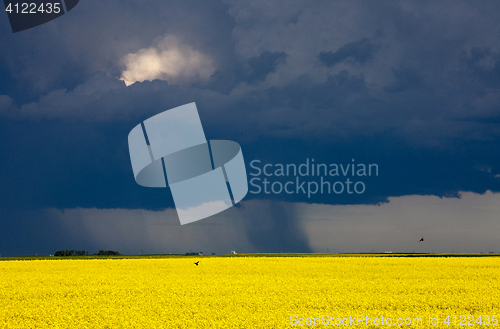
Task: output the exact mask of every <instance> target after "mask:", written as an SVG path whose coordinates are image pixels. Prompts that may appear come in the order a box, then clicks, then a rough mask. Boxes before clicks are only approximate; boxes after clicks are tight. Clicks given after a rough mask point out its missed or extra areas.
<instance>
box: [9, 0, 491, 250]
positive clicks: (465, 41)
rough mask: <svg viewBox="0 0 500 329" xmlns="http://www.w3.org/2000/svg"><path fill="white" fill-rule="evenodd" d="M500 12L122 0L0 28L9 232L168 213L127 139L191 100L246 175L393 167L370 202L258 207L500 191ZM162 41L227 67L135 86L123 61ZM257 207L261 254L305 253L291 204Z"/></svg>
mask: <svg viewBox="0 0 500 329" xmlns="http://www.w3.org/2000/svg"><path fill="white" fill-rule="evenodd" d="M450 8H453V10H450ZM499 14H500V13H499V12H498V6H496V3H490V2H481V3H478V4H474V5H471V4H468V3H467V2H450V3H447V2H404V3H403V2H401V3H370V4H363V5H362V6H359V3H357V2H344V3H341V2H314V3H310V2H296V3H293V4H290V5H286V6H284V5H283V3H279V2H268V1H266V2H251V3H243V2H235V3H233V2H225V3H223V4H221V3H218V2H205V1H186V2H164V1H157V2H153V1H151V2H148V5H144V2H141V1H112V0H110V1H106V2H102V1H85V2H82V3H80V4H79V6H78V7H76V8H75V9H74V10H72V11H71V13H68V14H67V15H65V16H64V17H61V18H60V19H58V20H56V21H54V22H51V23H47V24H45V25H44V26H40V27H37V29H36V30H35V29H32V30H30V31H25V32H21V33H17V34H16V35H13V34H11V32H10V27H8V25H6V24H7V23H6V22H5V21H4V20H0V29H2V31H4V30H6V29H7V31H8V32H9V33H3V34H1V37H0V59H1V60H0V74H1V77H2V79H1V80H0V140H1V143H0V154H1V155H2V157H1V160H0V170H1V172H0V207H1V209H2V223H6V222H8V223H9V224H8V227H9V230H8V232H9V233H2V234H3V235H2V239H4V238H7V237H8V236H10V235H13V236H15V235H16V234H19V232H23V230H34V228H35V227H36V226H33V220H32V219H30V220H28V218H29V216H34V215H33V214H35V213H37V211H39V210H41V209H42V210H43V209H46V208H57V209H67V208H78V207H82V208H93V207H95V208H124V209H153V210H161V209H164V208H166V207H171V206H173V201H172V198H171V196H170V194H169V191H168V189H148V188H143V187H141V186H138V185H137V184H136V183H135V182H134V180H133V175H132V171H131V166H130V159H129V156H128V149H127V134H128V132H129V131H130V129H132V128H133V127H134V126H135V125H136V124H137V123H138V122H140V121H142V120H145V119H147V118H149V117H150V116H152V115H154V114H156V113H159V112H161V111H164V110H167V109H170V108H173V107H176V106H179V105H183V104H186V103H190V102H193V101H194V102H196V103H197V106H198V110H199V112H200V117H201V120H202V123H203V127H204V130H205V134H206V136H207V138H208V139H230V140H235V141H237V142H239V143H240V144H241V145H242V149H243V154H244V157H245V160H246V163H247V165H248V163H249V161H251V160H253V159H259V160H261V161H262V163H272V164H275V163H296V164H301V163H303V162H304V161H305V160H306V158H310V159H312V158H314V159H315V160H316V162H317V163H350V161H351V159H353V158H354V159H355V160H356V162H362V163H377V164H378V165H379V168H380V175H379V177H371V178H367V179H366V185H367V191H366V193H365V194H363V195H360V196H349V195H339V196H336V195H318V196H317V197H315V198H314V199H307V198H304V196H300V195H292V196H289V195H285V194H281V195H274V194H259V195H253V194H249V195H248V196H247V199H272V200H279V201H286V202H306V203H325V204H378V203H384V202H387V200H388V197H390V196H402V195H409V194H419V195H437V196H440V197H458V196H459V194H460V192H463V191H472V192H475V193H484V192H485V191H486V190H492V191H500V187H499V182H500V179H499V178H498V177H499V176H498V175H499V174H500V158H499V157H500V152H498V150H500V126H499V119H498V118H500V107H499V104H500V56H499V54H500V46H499V45H500V37H499V36H500V23H499V21H498V15H499ZM167 36H174V37H175V38H176V39H178V40H179V44H181V45H185V46H186V47H187V46H189V47H190V49H192V50H193V52H195V51H196V52H199V53H200V54H203V56H204V57H203V58H208V59H210V60H212V64H213V67H214V69H215V74H213V75H212V76H211V77H210V78H209V79H208V80H207V81H198V80H196V79H191V80H189V79H188V81H187V82H185V83H184V84H179V85H176V84H175V83H174V82H173V81H168V80H169V77H168V76H166V77H163V76H161V79H162V80H154V81H144V82H136V83H135V84H132V85H130V86H128V87H126V86H125V84H124V83H123V81H120V80H119V78H120V77H121V75H122V72H123V70H124V69H125V68H124V67H123V61H122V60H123V58H124V57H125V56H127V55H130V54H136V53H138V52H139V51H140V50H141V49H153V50H154V49H155V48H154V47H155V45H157V44H158V41H159V40H164V39H165V38H166V37H167ZM318 54H319V56H318ZM181 57H182V56H181ZM318 61H319V63H321V65H318ZM145 63H146V64H148V62H147V61H146V62H145ZM140 69H141V70H142V69H148V67H147V65H146V66H145V67H140ZM139 71H140V70H139ZM153 73H154V72H153ZM145 80H147V79H145ZM247 170H248V171H250V168H249V167H247ZM260 208H261V209H248V207H246V208H245V209H238V211H240V210H241V211H247V212H248V213H251V214H252V215H251V216H250V215H249V216H250V217H252V218H261V219H253V220H254V221H255V222H256V223H257V224H258V226H260V227H261V229H256V228H254V227H247V228H246V229H247V231H246V232H247V233H248V237H249V238H250V239H251V241H252V243H253V245H254V246H257V249H256V250H258V251H267V250H273V251H294V250H301V251H307V250H309V249H308V241H307V238H306V237H305V236H304V234H303V233H302V232H303V230H302V227H301V226H300V223H299V222H298V221H297V219H296V217H295V213H294V211H295V210H294V209H288V208H287V206H283V207H276V208H274V207H271V206H270V207H269V209H267V208H265V207H260ZM21 209H23V210H22V211H21ZM26 211H32V212H31V213H29V214H27V213H26ZM259 211H260V212H262V216H261V217H259V214H260V212H259ZM47 216H48V217H50V216H51V215H50V214H49V215H47V214H46V215H43V216H41V217H40V220H41V221H42V220H43V221H49V219H47V218H48V217H47ZM11 222H12V223H15V224H12V223H11ZM50 223H52V222H50ZM2 225H7V224H2ZM54 225H56V224H54ZM6 227H7V226H6ZM280 228H283V230H282V231H280ZM46 231H49V228H48V227H45V228H44V232H46ZM56 231H57V230H56ZM2 232H7V231H2ZM16 232H18V233H16ZM33 232H34V231H33ZM57 232H58V231H57ZM57 234H59V233H50V234H48V235H47V236H49V237H51V238H50V239H48V238H47V240H44V239H41V240H38V241H40V243H45V242H47V243H50V241H49V240H51V239H54V240H56V239H58V237H57ZM61 234H62V233H61ZM34 235H35V234H31V235H30V236H34ZM273 236H276V237H277V238H276V240H275V241H274V242H273V241H272V237H273ZM9 241H10V240H9ZM44 241H45V242H44ZM64 241H66V240H64ZM53 246H55V245H53ZM19 248H20V249H19V250H23V252H25V251H26V250H28V249H29V248H27V249H22V248H21V247H19ZM51 248H52V247H51ZM283 248H284V249H290V250H281V249H283ZM61 249H62V247H61ZM26 252H27V251H26Z"/></svg>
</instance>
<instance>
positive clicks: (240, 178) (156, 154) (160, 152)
mask: <svg viewBox="0 0 500 329" xmlns="http://www.w3.org/2000/svg"><path fill="white" fill-rule="evenodd" d="M128 146H129V151H130V160H131V162H132V169H133V171H134V177H135V181H136V182H137V184H139V185H142V186H146V187H167V181H168V186H169V187H170V190H171V192H172V196H173V198H174V203H175V208H176V210H177V214H178V215H179V220H180V222H181V225H184V224H188V223H191V222H195V221H198V220H200V219H203V218H207V217H209V216H212V215H215V214H218V213H220V212H221V211H223V210H226V209H228V208H230V207H231V206H233V205H235V204H236V203H238V202H240V201H241V200H242V199H243V198H244V197H245V195H246V194H247V192H248V182H247V174H246V169H245V162H244V160H243V154H242V153H241V148H240V145H239V144H238V143H236V142H233V141H228V140H210V141H207V139H206V138H205V133H204V132H203V127H202V125H201V120H200V116H199V115H198V110H197V108H196V104H195V103H190V104H186V105H182V106H179V107H176V108H173V109H171V110H167V111H165V112H162V113H159V114H157V115H155V116H153V117H151V118H149V119H147V120H145V121H144V122H142V123H140V124H138V125H137V126H135V127H134V129H132V131H130V133H129V135H128Z"/></svg>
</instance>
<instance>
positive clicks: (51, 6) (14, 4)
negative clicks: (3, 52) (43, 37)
mask: <svg viewBox="0 0 500 329" xmlns="http://www.w3.org/2000/svg"><path fill="white" fill-rule="evenodd" d="M78 1H79V0H29V1H26V0H24V1H23V0H21V1H19V0H18V1H13V0H4V1H3V3H4V4H5V11H6V12H7V16H8V17H9V22H10V27H11V28H12V32H13V33H16V32H20V31H24V30H27V29H30V28H32V27H35V26H38V25H41V24H44V23H47V22H50V21H51V20H53V19H56V18H58V17H60V16H62V15H64V14H66V13H67V12H68V11H70V10H71V9H73V8H75V6H76V5H77V4H78Z"/></svg>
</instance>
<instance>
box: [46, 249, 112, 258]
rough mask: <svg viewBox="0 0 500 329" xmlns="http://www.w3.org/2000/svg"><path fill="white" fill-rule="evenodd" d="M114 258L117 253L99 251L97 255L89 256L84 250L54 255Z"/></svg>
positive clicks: (61, 252)
mask: <svg viewBox="0 0 500 329" xmlns="http://www.w3.org/2000/svg"><path fill="white" fill-rule="evenodd" d="M89 255H92V256H116V255H120V253H119V252H118V251H112V250H99V252H98V253H94V254H89V253H88V252H87V251H85V250H59V251H56V252H55V253H54V256H59V257H61V256H89Z"/></svg>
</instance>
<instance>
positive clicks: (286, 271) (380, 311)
mask: <svg viewBox="0 0 500 329" xmlns="http://www.w3.org/2000/svg"><path fill="white" fill-rule="evenodd" d="M197 260H200V263H199V265H198V266H197V265H195V264H194V262H195V261H197ZM498 260H499V258H497V257H450V258H445V257H239V256H235V257H206V256H205V257H203V256H200V257H199V258H190V257H186V258H184V257H182V258H181V257H179V258H137V259H126V258H123V259H67V260H66V259H64V260H30V261H19V260H17V261H1V262H0V328H295V327H307V328H313V327H318V328H319V327H336V326H341V327H345V328H354V327H356V328H358V327H364V328H370V327H373V328H378V327H380V326H382V325H384V326H386V327H401V328H403V327H404V328H427V327H434V328H436V327H438V328H443V327H446V328H459V327H460V328H463V327H464V326H461V325H459V321H458V320H459V317H460V316H461V315H465V316H473V317H474V319H475V321H476V320H477V319H478V316H480V315H481V316H482V318H481V319H482V320H484V319H486V317H485V315H488V316H489V318H488V319H489V322H490V323H489V325H486V324H485V321H480V322H475V323H473V325H472V326H473V327H481V328H482V327H484V328H494V327H497V328H500V325H494V324H493V321H492V320H493V318H491V316H492V315H495V314H499V313H500V312H499V307H498V305H499V301H500V270H499V267H500V262H499V261H498ZM356 316H363V317H364V318H365V319H366V318H370V319H375V318H377V319H380V318H381V317H383V318H384V319H386V320H387V318H391V320H392V325H390V326H389V325H387V324H386V323H383V324H381V325H375V324H373V322H372V323H371V324H370V323H365V322H358V323H357V324H353V323H352V318H353V317H356ZM429 316H432V317H433V318H435V317H439V326H432V325H429V324H428V318H429ZM446 316H448V320H449V321H448V324H445V323H443V320H445V319H446ZM453 316H456V318H455V321H456V325H455V322H453ZM349 317H351V322H350V323H344V324H342V323H341V322H337V324H335V323H334V320H335V319H340V321H342V319H348V318H349ZM313 318H316V319H317V320H319V318H321V319H329V320H328V323H327V322H325V321H323V323H319V322H315V324H314V323H310V322H309V323H307V321H308V320H307V319H313ZM398 318H401V319H407V318H411V319H413V318H422V319H423V322H422V323H421V324H419V323H413V324H410V325H404V324H403V325H397V324H396V322H395V321H396V319H398ZM300 319H302V320H300ZM309 321H310V320H309ZM329 321H331V322H329ZM466 322H467V321H466Z"/></svg>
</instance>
